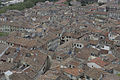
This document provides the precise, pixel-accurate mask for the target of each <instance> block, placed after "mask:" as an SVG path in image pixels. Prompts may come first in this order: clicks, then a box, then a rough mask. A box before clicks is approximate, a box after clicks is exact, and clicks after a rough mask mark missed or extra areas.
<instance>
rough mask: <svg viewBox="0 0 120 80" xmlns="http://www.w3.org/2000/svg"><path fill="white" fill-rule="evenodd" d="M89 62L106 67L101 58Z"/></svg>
mask: <svg viewBox="0 0 120 80" xmlns="http://www.w3.org/2000/svg"><path fill="white" fill-rule="evenodd" d="M90 62H93V63H96V64H97V65H99V66H101V67H103V66H105V65H107V63H106V62H104V61H103V60H102V59H101V58H99V57H97V58H95V59H92V60H91V61H90Z"/></svg>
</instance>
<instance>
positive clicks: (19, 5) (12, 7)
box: [0, 0, 57, 14]
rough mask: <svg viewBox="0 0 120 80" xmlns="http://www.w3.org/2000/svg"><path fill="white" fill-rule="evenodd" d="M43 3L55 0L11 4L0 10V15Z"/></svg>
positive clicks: (32, 0)
mask: <svg viewBox="0 0 120 80" xmlns="http://www.w3.org/2000/svg"><path fill="white" fill-rule="evenodd" d="M45 1H57V0H25V1H24V2H22V3H17V4H13V5H10V6H4V7H2V8H1V9H0V14H1V13H5V12H6V11H7V10H23V9H25V8H31V7H33V6H34V5H35V4H36V3H38V2H45ZM0 2H1V1H0Z"/></svg>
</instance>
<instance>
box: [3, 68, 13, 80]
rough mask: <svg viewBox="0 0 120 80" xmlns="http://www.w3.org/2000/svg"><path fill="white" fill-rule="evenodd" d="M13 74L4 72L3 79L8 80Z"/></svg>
mask: <svg viewBox="0 0 120 80" xmlns="http://www.w3.org/2000/svg"><path fill="white" fill-rule="evenodd" d="M12 74H13V72H11V71H9V70H8V71H6V72H5V73H4V75H5V78H6V80H10V76H11V75H12Z"/></svg>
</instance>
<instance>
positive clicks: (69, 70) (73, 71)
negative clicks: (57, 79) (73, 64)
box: [63, 68, 83, 76]
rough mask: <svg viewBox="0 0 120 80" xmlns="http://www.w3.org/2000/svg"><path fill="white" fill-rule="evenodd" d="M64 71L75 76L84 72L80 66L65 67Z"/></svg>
mask: <svg viewBox="0 0 120 80" xmlns="http://www.w3.org/2000/svg"><path fill="white" fill-rule="evenodd" d="M63 72H65V73H67V74H70V75H73V76H79V75H81V74H82V73H83V70H82V69H79V68H65V69H63Z"/></svg>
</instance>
